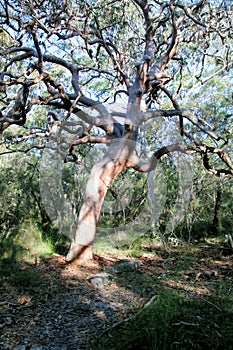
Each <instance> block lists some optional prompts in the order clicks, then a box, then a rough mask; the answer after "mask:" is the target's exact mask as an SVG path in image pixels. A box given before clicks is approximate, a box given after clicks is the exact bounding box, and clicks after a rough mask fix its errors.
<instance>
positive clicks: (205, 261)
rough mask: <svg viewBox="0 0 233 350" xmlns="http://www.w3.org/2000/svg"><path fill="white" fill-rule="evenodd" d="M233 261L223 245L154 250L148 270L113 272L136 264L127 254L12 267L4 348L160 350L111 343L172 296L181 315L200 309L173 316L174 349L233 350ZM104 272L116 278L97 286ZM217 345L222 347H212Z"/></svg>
mask: <svg viewBox="0 0 233 350" xmlns="http://www.w3.org/2000/svg"><path fill="white" fill-rule="evenodd" d="M232 257H233V255H232V250H231V249H228V248H226V247H223V246H221V245H220V244H217V243H212V244H207V243H203V244H202V245H200V244H199V245H198V246H196V247H193V246H190V247H185V248H184V247H179V248H169V249H168V248H167V249H165V248H163V247H162V246H161V245H159V244H157V245H153V244H148V243H147V244H145V245H144V246H143V245H142V246H141V254H140V256H139V257H137V260H140V261H141V263H142V264H135V268H131V267H130V268H126V269H124V268H123V269H122V270H118V271H117V270H112V269H111V266H115V264H116V263H117V262H119V260H120V259H123V258H129V256H127V255H126V253H124V251H122V250H121V251H109V252H108V251H105V252H104V253H102V254H96V255H95V258H94V260H93V261H90V262H87V263H85V264H82V265H80V264H79V263H78V262H73V263H71V264H66V263H65V262H64V257H63V256H61V255H56V254H54V255H52V256H50V257H44V258H41V259H40V260H38V261H37V260H36V261H34V262H33V263H32V262H26V261H23V262H15V263H14V264H6V263H5V264H4V265H3V266H2V267H1V273H0V277H1V285H0V292H1V294H0V334H1V338H0V349H2V350H6V349H12V350H26V349H31V350H49V349H53V350H79V349H88V350H90V349H97V348H98V349H105V348H106V349H108V350H110V349H131V348H132V349H133V348H134V349H137V348H138V349H143V348H145V349H157V348H156V347H153V346H150V345H149V346H148V345H147V346H145V347H143V346H140V347H139V345H138V347H137V346H136V345H134V347H130V345H128V346H127V345H123V344H122V343H121V341H120V338H119V344H117V340H113V342H114V341H115V344H113V345H112V347H111V346H110V347H109V345H106V346H105V345H104V344H105V343H104V341H103V339H107V338H110V337H111V334H113V333H114V332H118V331H119V328H121V329H122V327H127V328H129V325H130V324H131V323H132V322H133V321H135V318H136V317H137V315H138V314H140V312H141V310H144V309H145V305H146V306H148V305H150V304H151V303H153V300H155V299H156V298H157V297H158V296H160V297H161V295H162V294H161V293H162V291H163V292H164V290H167V291H171V292H172V293H174V292H175V293H177V295H179V298H180V301H179V303H180V304H179V305H180V307H179V308H180V309H182V305H183V304H182V303H185V302H187V301H189V305H191V302H192V309H191V314H192V315H189V316H188V315H185V313H183V314H182V313H179V316H178V315H176V318H175V317H174V315H173V316H172V317H173V318H172V322H171V323H170V325H169V327H170V328H169V329H172V328H173V329H175V333H176V334H178V335H176V336H177V337H178V338H179V337H180V339H178V338H177V341H175V342H174V339H173V343H172V344H173V346H172V344H171V343H169V341H168V343H167V346H165V348H166V349H202V348H203V349H204V348H205V349H221V350H224V349H227V350H230V349H232V348H233V279H232V277H233V266H232ZM130 258H131V257H130ZM133 259H134V258H132V260H133ZM120 261H121V260H120ZM109 266H110V268H108V267H109ZM130 266H131V265H130ZM103 272H105V273H106V272H107V273H108V275H106V276H105V275H103V276H105V277H106V280H105V279H104V278H105V277H104V278H103V281H102V282H103V283H100V284H99V285H98V284H93V283H92V279H91V278H92V277H93V276H96V275H97V274H99V273H103ZM172 295H173V294H171V297H172ZM161 298H162V297H161ZM181 300H183V301H181ZM196 305H198V307H197V306H196ZM200 305H202V306H203V308H201V307H200ZM164 307H165V306H164ZM160 310H161V312H163V310H162V309H161V308H160ZM189 312H190V309H189ZM169 322H170V321H169ZM178 329H179V332H178ZM182 332H183V333H182ZM185 332H186V333H185ZM184 333H185V334H186V335H185V336H186V337H187V334H188V336H189V337H190V339H191V338H192V339H193V338H194V340H192V341H193V343H191V340H190V344H193V346H192V345H190V346H188V345H187V344H188V343H187V339H186V340H185V341H183V340H182V339H183V338H182V334H184ZM197 334H199V335H200V337H201V340H200V342H199V340H198V339H197V338H196V335H197ZM173 338H174V337H173ZM113 339H114V338H113ZM195 339H196V342H197V343H196V345H195ZM211 339H212V340H211ZM211 341H214V346H212V345H209V347H208V346H206V344H208V343H210V342H211ZM101 344H102V345H101ZM182 344H183V345H182ZM211 346H212V347H211Z"/></svg>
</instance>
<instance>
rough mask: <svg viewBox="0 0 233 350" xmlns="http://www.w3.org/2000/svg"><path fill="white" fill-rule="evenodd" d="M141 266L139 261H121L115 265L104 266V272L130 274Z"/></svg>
mask: <svg viewBox="0 0 233 350" xmlns="http://www.w3.org/2000/svg"><path fill="white" fill-rule="evenodd" d="M141 266H143V263H142V262H141V260H132V259H121V260H120V261H119V262H117V263H116V264H113V265H110V266H106V267H105V270H106V271H113V272H115V273H121V272H130V271H135V270H136V269H138V268H139V267H141Z"/></svg>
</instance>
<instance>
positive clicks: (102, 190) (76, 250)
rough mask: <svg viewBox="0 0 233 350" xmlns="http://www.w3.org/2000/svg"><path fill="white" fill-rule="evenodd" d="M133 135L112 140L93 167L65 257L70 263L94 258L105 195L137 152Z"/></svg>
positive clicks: (129, 134)
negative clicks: (95, 241)
mask: <svg viewBox="0 0 233 350" xmlns="http://www.w3.org/2000/svg"><path fill="white" fill-rule="evenodd" d="M130 136H131V133H128V134H126V135H125V137H123V138H122V139H115V140H113V141H112V143H111V144H110V146H109V149H108V152H107V154H106V155H105V156H104V157H103V158H102V159H101V160H100V161H99V162H98V163H96V164H95V165H94V166H93V168H92V171H91V174H90V177H89V179H88V182H87V185H86V191H85V196H84V201H83V204H82V207H81V210H80V213H79V218H78V227H77V230H76V234H75V236H74V238H73V240H72V242H71V245H70V249H69V252H68V254H67V256H66V261H67V262H70V261H72V260H74V259H76V258H80V259H84V260H87V259H89V258H91V257H92V245H93V243H94V238H95V233H96V226H97V223H98V220H99V216H100V212H101V208H102V204H103V201H104V198H105V195H106V193H107V190H108V188H109V187H110V185H111V183H112V182H113V180H114V179H115V177H116V176H117V175H118V174H119V173H120V172H122V171H123V170H124V169H125V168H126V167H127V166H128V160H129V158H130V156H131V154H132V153H133V151H134V149H135V142H134V140H130V139H129V137H130Z"/></svg>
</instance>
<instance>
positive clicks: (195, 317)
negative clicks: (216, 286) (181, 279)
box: [93, 289, 233, 350]
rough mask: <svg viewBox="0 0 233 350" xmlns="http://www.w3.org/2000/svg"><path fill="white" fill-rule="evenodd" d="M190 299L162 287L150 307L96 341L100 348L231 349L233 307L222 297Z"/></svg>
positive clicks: (118, 349) (102, 349)
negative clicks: (215, 298)
mask: <svg viewBox="0 0 233 350" xmlns="http://www.w3.org/2000/svg"><path fill="white" fill-rule="evenodd" d="M214 302H216V300H213V299H211V300H207V299H201V298H196V297H195V298H191V297H189V298H187V296H184V295H181V294H178V293H177V292H174V291H173V290H169V289H161V290H160V291H159V293H158V295H157V297H156V299H155V301H154V302H152V303H151V304H150V305H149V306H148V307H145V308H143V309H141V310H140V311H139V312H138V313H136V314H135V316H133V317H132V318H130V319H129V321H128V322H124V323H122V324H120V325H119V326H118V327H115V328H113V329H112V330H110V331H109V332H108V334H107V335H105V336H104V337H103V338H102V339H100V340H99V341H98V342H96V343H95V346H94V347H93V349H95V350H96V349H101V350H104V349H106V350H110V349H111V350H131V349H132V350H133V349H134V350H135V349H140V350H168V349H171V350H173V349H182V350H184V349H187V350H190V349H192V350H200V349H203V350H204V349H205V350H224V349H225V350H230V349H232V348H233V322H232V317H233V310H232V307H231V310H230V309H229V304H228V302H227V301H226V305H225V308H224V305H223V304H224V301H223V300H222V302H223V304H222V308H221V310H220V309H218V308H217V307H216V305H215V304H214Z"/></svg>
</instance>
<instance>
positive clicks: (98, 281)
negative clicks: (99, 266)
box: [89, 272, 112, 288]
mask: <svg viewBox="0 0 233 350" xmlns="http://www.w3.org/2000/svg"><path fill="white" fill-rule="evenodd" d="M111 279H112V277H111V275H110V274H109V273H105V272H103V273H99V274H98V275H95V276H92V277H90V278H89V281H90V282H91V284H92V285H93V286H95V287H97V288H104V287H105V286H107V285H109V284H110V282H111Z"/></svg>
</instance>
